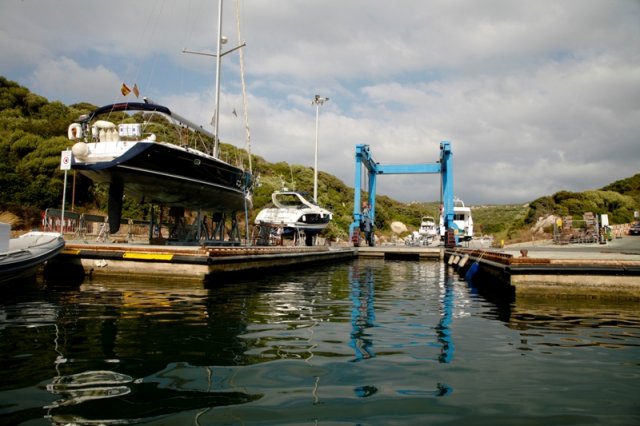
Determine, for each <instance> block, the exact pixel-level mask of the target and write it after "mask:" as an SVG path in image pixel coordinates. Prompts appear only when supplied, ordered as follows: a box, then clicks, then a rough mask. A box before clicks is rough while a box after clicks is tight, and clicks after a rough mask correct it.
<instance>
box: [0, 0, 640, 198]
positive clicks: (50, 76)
mask: <svg viewBox="0 0 640 426" xmlns="http://www.w3.org/2000/svg"><path fill="white" fill-rule="evenodd" d="M215 3H216V2H209V1H204V0H190V1H186V2H183V1H179V2H178V1H163V2H158V1H153V0H139V1H136V2H125V1H113V2H111V3H109V6H108V7H104V6H101V5H99V4H94V3H87V2H85V1H80V0H59V1H57V2H33V1H22V2H5V3H3V6H2V14H1V15H0V22H1V23H2V32H0V51H1V52H2V54H3V57H5V58H6V61H5V62H3V70H5V69H6V71H3V72H6V73H7V75H6V76H7V77H9V78H12V79H16V80H18V81H19V82H20V83H22V84H24V85H26V86H28V87H29V88H30V89H32V90H34V91H36V92H38V93H40V94H42V95H44V96H46V97H48V98H50V99H61V100H63V101H65V102H69V103H72V102H78V101H89V102H94V103H102V102H111V101H114V100H117V99H120V98H121V97H120V98H119V97H118V96H120V95H119V92H118V90H119V87H120V84H121V83H122V82H123V81H126V82H138V83H139V85H140V87H141V89H142V90H143V94H145V95H147V96H150V97H152V98H153V99H155V100H156V101H158V102H161V103H166V104H167V106H169V107H170V108H172V109H174V110H175V111H177V112H178V113H179V114H182V115H184V116H186V117H188V118H190V119H192V120H193V121H195V122H199V123H203V124H205V125H207V126H209V122H210V120H211V117H212V114H213V83H214V61H213V59H212V58H207V57H201V56H192V55H184V54H182V53H181V51H182V49H183V48H185V47H186V48H189V49H190V50H198V51H209V52H213V50H214V48H215V46H214V44H213V42H212V41H213V40H214V39H215V32H216V13H217V10H216V4H215ZM241 12H242V18H241V24H242V27H243V28H242V31H243V36H242V38H243V40H245V41H246V42H247V47H246V48H244V52H245V58H246V78H247V83H248V89H249V100H248V107H249V114H250V116H249V117H250V126H251V135H252V149H253V151H254V152H255V153H256V154H258V155H261V156H263V157H265V158H266V159H267V160H268V161H273V162H277V161H287V162H290V163H296V164H303V165H308V166H311V165H312V164H313V146H314V137H315V134H314V131H315V108H314V107H312V106H311V104H310V101H311V99H312V97H313V95H314V94H316V93H317V94H320V95H323V96H328V97H330V98H331V100H330V102H328V103H327V104H325V105H324V106H323V107H322V108H321V115H320V149H319V165H320V168H321V169H322V170H325V171H327V172H329V173H332V174H335V175H337V176H338V177H339V178H340V179H342V180H343V181H344V182H345V183H347V184H348V185H352V184H353V179H354V177H353V174H354V150H355V145H356V144H359V143H365V144H369V145H370V146H371V149H372V153H373V155H374V157H375V158H376V159H377V160H378V161H380V162H381V163H416V162H434V161H436V160H437V159H438V155H439V143H440V141H442V140H450V141H451V142H452V147H453V152H454V159H455V160H454V161H455V176H454V179H455V193H456V195H458V196H460V197H461V198H463V199H464V200H465V201H466V202H467V203H490V202H526V201H530V200H532V199H535V198H537V197H539V196H542V195H547V194H550V193H553V192H556V191H559V190H562V189H567V190H584V189H590V188H595V187H599V186H603V185H606V184H608V183H610V182H612V181H614V180H616V179H620V178H624V177H628V176H631V175H633V174H635V173H637V172H638V158H639V155H638V150H637V135H638V134H640V105H639V104H638V101H637V100H638V99H640V55H638V52H639V51H640V26H638V25H637V23H638V22H640V3H638V2H634V1H619V2H613V3H609V2H608V3H603V2H602V1H599V0H568V1H563V2H556V1H551V0H549V1H545V0H542V1H536V2H513V1H505V0H488V1H483V2H477V1H474V0H452V1H446V2H442V1H423V0H419V1H418V0H413V1H409V0H407V1H403V2H400V3H393V4H390V3H389V2H383V1H381V0H380V1H378V0H373V1H371V0H367V1H365V0H353V1H349V2H338V1H329V0H327V1H323V2H302V1H298V2H296V1H290V0H286V1H285V0H270V1H268V2H265V1H259V0H244V1H242V2H241ZM234 13H235V4H234V2H230V1H227V2H225V15H224V27H223V33H224V34H225V35H227V36H228V37H229V39H230V40H231V43H230V44H229V45H228V47H227V48H229V47H230V46H233V45H235V41H234V40H235V15H234ZM5 64H6V65H5ZM5 67H6V68H5ZM238 75H239V73H238V55H237V53H233V54H230V55H228V56H225V58H224V59H223V78H222V96H221V107H220V136H221V138H222V139H223V140H225V141H228V142H233V143H236V144H237V145H239V146H243V145H244V139H245V134H244V126H243V122H242V119H240V118H236V117H234V116H233V115H232V114H231V112H232V111H233V110H234V109H235V110H236V111H237V113H240V112H241V109H242V99H241V95H240V88H239V87H240V86H239V80H238ZM70 94H71V95H70ZM379 191H380V192H381V193H387V194H390V195H393V196H394V197H396V198H399V199H402V200H418V201H420V200H424V201H427V200H433V199H437V198H438V191H439V181H438V179H437V177H435V176H395V177H392V176H385V177H381V178H380V181H379Z"/></svg>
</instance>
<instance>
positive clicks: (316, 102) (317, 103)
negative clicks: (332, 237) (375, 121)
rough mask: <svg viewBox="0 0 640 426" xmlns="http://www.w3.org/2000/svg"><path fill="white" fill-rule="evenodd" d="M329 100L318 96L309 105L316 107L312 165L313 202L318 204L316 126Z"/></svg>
mask: <svg viewBox="0 0 640 426" xmlns="http://www.w3.org/2000/svg"><path fill="white" fill-rule="evenodd" d="M328 100H329V98H323V97H322V96H320V95H316V97H315V98H314V99H313V101H311V105H315V106H316V155H315V161H314V165H313V202H314V203H316V204H318V124H319V118H320V107H321V106H322V105H323V104H324V103H325V102H327V101H328Z"/></svg>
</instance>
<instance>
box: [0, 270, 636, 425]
mask: <svg viewBox="0 0 640 426" xmlns="http://www.w3.org/2000/svg"><path fill="white" fill-rule="evenodd" d="M0 291H1V290H0ZM639 330H640V318H639V316H638V314H637V304H631V305H629V306H626V305H623V304H620V303H616V304H612V305H607V304H604V303H595V304H594V303H592V304H590V305H581V304H578V303H576V302H575V301H573V302H572V303H567V304H565V305H563V304H561V303H560V301H558V300H554V301H553V303H550V302H549V300H542V301H540V302H538V301H528V300H518V301H516V302H513V303H509V304H505V305H496V304H495V303H493V302H491V301H488V300H487V299H485V298H483V297H482V296H481V295H476V294H473V293H472V292H471V291H470V290H469V288H468V287H467V284H466V283H465V282H464V281H461V280H460V279H459V277H458V276H457V275H456V274H455V273H450V272H449V271H448V270H447V267H446V265H445V264H444V263H439V262H402V261H381V260H371V261H365V260H362V259H361V260H358V261H354V262H351V263H348V264H340V265H329V266H322V267H318V268H307V269H305V270H304V271H300V270H297V271H296V272H292V273H283V274H278V275H272V276H264V277H259V278H251V279H249V278H247V279H246V280H237V281H236V282H233V283H228V284H225V283H219V284H218V285H217V286H216V287H214V288H209V289H203V288H202V287H201V286H197V285H192V284H188V283H180V282H166V281H164V282H163V281H155V282H141V281H135V282H132V281H122V282H117V281H113V280H109V281H94V282H88V283H85V284H83V285H82V286H81V287H80V288H76V289H69V288H67V289H46V288H38V289H35V290H34V291H33V292H31V293H23V294H22V293H21V294H19V295H16V296H15V297H9V298H7V297H4V298H0V354H2V359H1V361H2V368H1V369H0V400H2V401H3V402H4V401H9V402H8V403H6V404H3V405H0V423H3V424H5V423H6V424H20V423H25V422H28V421H29V420H31V421H32V422H34V423H37V422H38V421H40V422H42V418H43V417H46V418H47V419H48V420H49V421H50V422H51V423H53V424H69V423H71V424H73V423H75V424H92V423H94V424H127V423H143V422H149V423H167V424H169V423H171V424H193V423H195V424H239V423H243V422H244V423H246V424H250V423H252V424H255V423H258V424H314V423H327V424H339V423H340V424H343V423H344V424H347V423H348V424H358V423H363V424H375V423H381V424H385V423H386V424H388V423H390V422H391V421H390V419H393V421H395V422H396V423H403V424H419V423H442V419H443V418H446V419H448V420H450V423H465V421H464V420H469V419H470V418H471V417H473V416H475V415H476V414H477V413H479V412H480V413H481V412H486V413H489V412H490V413H491V416H489V415H487V416H486V417H484V420H485V421H484V422H483V421H479V422H477V423H486V424H492V422H493V421H494V420H495V419H494V418H493V415H494V414H496V413H497V415H498V417H499V416H500V415H504V416H503V417H502V418H501V420H502V423H503V424H512V423H513V422H510V421H508V420H505V419H509V420H513V419H515V420H514V422H518V420H522V418H518V417H517V416H519V415H522V414H521V413H538V412H546V411H545V410H547V407H548V406H551V407H552V408H553V411H554V412H557V413H561V414H562V413H565V412H566V411H567V410H566V409H565V406H564V405H563V404H567V401H570V403H571V404H572V407H577V409H580V410H583V411H586V412H588V411H589V410H593V409H594V408H593V407H598V404H588V403H585V402H583V401H584V400H585V398H588V397H589V395H591V394H593V395H596V394H598V392H594V389H606V393H607V394H608V395H615V398H614V397H608V399H607V398H605V399H607V403H608V406H609V407H611V406H612V404H618V407H622V408H619V410H622V409H623V408H626V407H628V406H630V404H631V403H632V402H633V403H635V401H630V397H627V396H626V395H632V394H637V392H634V391H637V390H638V387H637V386H638V385H637V383H640V381H638V376H637V374H638V373H637V366H638V364H637V359H638V356H637V354H638V348H639V347H640V332H639ZM585 348H586V350H587V351H588V352H586V351H585ZM590 357H591V358H590ZM541 361H543V362H541ZM627 366H629V367H628V368H626V367H627ZM625 368H626V369H625ZM567 371H568V372H569V373H565V372H567ZM596 371H597V373H598V374H604V375H605V378H603V379H596V378H595V377H596V375H595V374H593V373H595V372H596ZM563 375H564V377H563ZM634 375H635V376H634ZM598 377H600V376H598ZM523 378H525V379H523ZM594 380H600V381H599V382H598V383H599V385H596V384H595V382H594V383H593V384H592V382H593V381H594ZM454 388H455V393H453V389H454ZM505 389H509V395H508V398H505V393H504V390H505ZM548 389H567V391H566V392H565V393H563V395H562V398H556V397H555V396H554V395H553V393H550V392H548ZM449 395H452V396H453V397H449ZM598 395H599V397H601V398H602V397H606V395H604V394H603V393H600V394H598ZM442 397H445V398H442ZM492 401H502V402H499V403H493V402H492ZM613 406H615V405H613ZM283 407H286V410H283ZM461 409H462V411H463V413H462V414H461ZM483 410H484V411H483ZM563 410H564V411H563ZM547 411H549V410H547ZM507 414H509V415H511V416H516V417H508V416H507ZM465 415H468V416H470V417H467V418H464V416H465ZM527 415H530V414H527ZM598 415H599V414H596V416H598ZM398 416H404V417H398ZM489 417H490V418H489ZM593 418H596V417H593ZM593 418H591V419H590V420H593ZM474 419H475V417H474ZM537 420H540V421H538V422H535V421H531V422H529V423H542V422H543V421H542V420H543V419H540V418H538V419H537ZM588 420H589V419H588ZM521 423H522V422H521ZM552 423H553V421H552ZM593 423H596V422H593ZM600 423H603V424H605V423H606V422H604V421H602V422H600ZM614 423H615V422H614ZM619 423H620V422H619ZM627 423H631V422H627Z"/></svg>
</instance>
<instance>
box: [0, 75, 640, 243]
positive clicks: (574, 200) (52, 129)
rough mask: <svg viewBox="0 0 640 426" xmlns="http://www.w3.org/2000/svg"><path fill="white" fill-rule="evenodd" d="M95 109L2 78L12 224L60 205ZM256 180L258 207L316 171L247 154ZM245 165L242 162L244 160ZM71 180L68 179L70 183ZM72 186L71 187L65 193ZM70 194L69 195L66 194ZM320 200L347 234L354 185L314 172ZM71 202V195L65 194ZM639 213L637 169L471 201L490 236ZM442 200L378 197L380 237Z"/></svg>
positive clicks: (79, 193) (1, 156)
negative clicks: (549, 222) (530, 193)
mask: <svg viewBox="0 0 640 426" xmlns="http://www.w3.org/2000/svg"><path fill="white" fill-rule="evenodd" d="M94 108H95V107H94V106H93V105H90V104H87V103H79V104H74V105H69V106H67V105H64V104H62V103H60V102H49V101H48V100H47V99H46V98H44V97H42V96H39V95H37V94H34V93H31V92H30V91H29V90H28V89H27V88H25V87H22V86H20V85H18V84H17V83H15V82H13V81H9V80H7V79H6V78H4V77H0V188H1V191H0V212H8V213H10V214H11V215H12V216H13V217H15V218H16V219H15V220H14V221H13V222H14V223H13V225H14V227H18V226H21V227H23V228H25V229H28V228H31V227H34V226H37V225H38V223H39V221H40V214H41V212H42V211H43V210H44V209H46V208H48V207H58V206H59V205H60V202H61V199H62V190H63V176H64V175H63V172H62V171H61V170H60V167H59V165H60V152H61V151H62V150H64V149H68V148H69V140H68V139H67V137H66V133H67V126H68V125H69V123H71V122H72V121H73V120H75V119H76V118H77V117H78V116H80V115H81V114H84V113H87V112H89V111H91V110H93V109H94ZM239 151H240V150H239V149H238V148H236V147H234V146H232V145H228V144H222V146H221V155H222V156H223V158H226V159H232V158H233V159H237V158H238V157H239ZM252 160H253V161H252V164H253V169H254V174H255V175H256V176H257V177H258V178H257V179H258V185H257V186H256V189H255V192H254V210H253V212H251V216H250V221H251V222H252V221H253V218H255V215H256V214H257V212H258V211H259V210H260V209H261V208H263V207H264V206H265V205H267V204H268V203H270V201H271V193H272V192H273V191H274V190H276V189H281V188H282V186H283V185H284V186H287V187H289V188H290V189H296V190H298V191H302V192H305V191H306V192H312V191H313V169H312V168H310V167H305V166H301V165H297V164H288V163H286V162H279V163H269V162H267V161H265V160H264V159H263V158H261V157H258V156H253V157H252ZM245 162H246V161H245ZM69 185H71V183H70V184H69ZM70 189H71V188H70V187H68V192H69V190H70ZM75 189H76V190H75V198H74V204H75V209H76V211H80V212H88V211H91V212H96V211H98V212H100V211H101V212H104V211H105V210H106V198H107V197H106V188H105V187H101V186H97V185H94V184H93V183H92V182H91V181H89V180H88V179H86V178H84V177H82V176H80V175H78V176H77V178H76V180H75ZM69 197H70V196H69ZM318 197H319V200H318V201H319V204H320V205H322V206H324V207H327V208H329V209H330V210H331V211H333V213H334V220H333V222H332V223H331V225H330V226H329V227H328V228H327V230H326V231H325V234H326V236H328V237H333V238H342V239H346V238H347V236H348V229H349V224H350V223H351V221H352V213H353V188H352V187H349V186H347V185H346V184H345V183H343V182H342V181H340V180H339V179H337V178H336V177H335V176H333V175H330V174H328V173H324V172H322V171H320V172H319V173H318ZM68 202H69V198H68ZM124 208H125V211H124V212H123V215H124V217H129V218H133V219H140V218H142V217H143V214H144V213H143V212H144V211H145V208H144V206H140V205H136V204H134V203H132V202H130V201H129V202H126V203H125V206H124ZM635 210H640V174H637V175H635V176H632V177H630V178H628V179H623V180H620V181H617V182H614V183H612V184H610V185H607V186H605V187H604V188H601V189H597V190H592V191H585V192H580V193H574V192H567V191H560V192H557V193H556V194H554V195H550V196H545V197H541V198H538V199H536V200H534V201H532V202H531V203H529V204H528V205H500V206H472V212H473V218H474V222H475V229H476V235H482V234H486V235H494V236H495V237H496V238H501V239H505V240H509V239H512V238H517V235H518V233H520V232H522V230H523V229H527V228H529V227H531V226H532V225H533V224H534V223H535V222H536V221H537V219H538V218H539V217H544V216H546V215H549V214H556V215H561V216H566V215H573V216H575V217H576V218H579V217H581V216H582V213H583V212H585V211H591V212H593V213H608V214H609V217H610V220H611V221H612V223H614V224H615V223H627V222H631V221H633V212H634V211H635ZM438 211H439V203H438V202H429V203H409V204H405V203H400V202H398V201H395V200H393V199H391V198H390V197H388V196H384V195H378V196H377V198H376V226H377V232H378V233H379V234H390V231H389V225H390V224H391V222H393V221H400V222H403V223H404V224H406V225H407V227H408V228H409V231H413V230H416V229H417V228H418V226H419V225H420V218H421V217H422V216H426V215H429V216H434V217H438Z"/></svg>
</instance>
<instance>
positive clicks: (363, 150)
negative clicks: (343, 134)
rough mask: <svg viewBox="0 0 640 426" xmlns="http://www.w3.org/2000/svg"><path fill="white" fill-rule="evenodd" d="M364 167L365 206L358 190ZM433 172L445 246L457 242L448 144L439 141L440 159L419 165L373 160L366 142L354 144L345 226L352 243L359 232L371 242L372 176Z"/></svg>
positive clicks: (374, 205) (373, 199) (373, 180)
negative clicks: (350, 204) (438, 187)
mask: <svg viewBox="0 0 640 426" xmlns="http://www.w3.org/2000/svg"><path fill="white" fill-rule="evenodd" d="M363 164H364V166H365V167H366V168H367V171H368V182H369V185H368V186H369V187H368V188H367V190H368V191H367V192H368V194H369V198H368V202H367V204H366V206H364V208H363V205H362V204H361V195H360V191H361V188H362V182H361V179H362V178H361V177H362V165H363ZM427 173H430V174H433V173H440V179H441V181H442V204H443V206H442V209H443V210H442V213H441V214H442V215H443V222H444V229H445V246H447V247H452V246H456V245H458V236H457V234H458V233H457V232H456V231H457V227H456V225H455V223H454V222H453V153H452V152H451V143H450V142H448V141H442V142H440V160H439V161H438V162H436V163H421V164H388V165H382V164H380V163H377V162H376V161H375V160H374V159H373V156H372V155H371V151H370V150H369V145H364V144H359V145H356V175H355V185H354V197H353V222H352V223H351V225H350V226H349V236H350V237H351V241H352V242H353V244H354V245H355V246H356V247H358V246H360V241H361V236H360V234H361V233H364V241H366V243H367V244H368V245H370V246H374V245H375V238H374V228H375V217H376V178H377V176H378V175H394V174H395V175H398V174H427Z"/></svg>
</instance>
